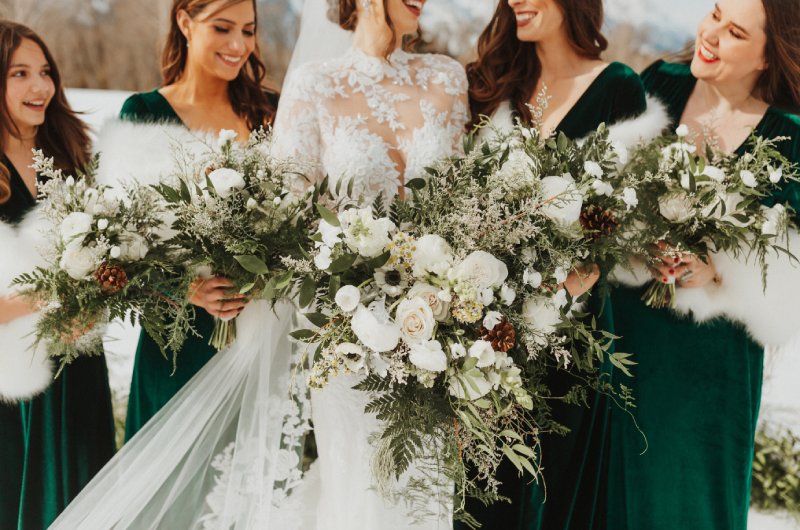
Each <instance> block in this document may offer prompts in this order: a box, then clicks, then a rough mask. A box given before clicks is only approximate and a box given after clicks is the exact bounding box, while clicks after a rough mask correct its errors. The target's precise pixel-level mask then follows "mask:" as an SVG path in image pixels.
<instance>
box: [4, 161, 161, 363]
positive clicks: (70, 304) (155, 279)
mask: <svg viewBox="0 0 800 530" xmlns="http://www.w3.org/2000/svg"><path fill="white" fill-rule="evenodd" d="M34 168H35V169H36V172H37V173H38V174H40V175H42V176H44V177H46V178H47V181H46V183H45V184H44V185H43V186H42V188H41V193H42V195H43V197H44V199H43V201H42V205H41V212H42V216H43V218H44V220H45V223H46V225H45V226H46V228H45V230H46V233H47V235H48V239H47V248H42V249H39V250H40V252H42V254H43V257H45V258H46V261H47V265H46V266H43V267H38V268H36V269H35V270H34V271H32V272H30V273H26V274H23V275H22V276H20V277H19V278H17V279H16V280H15V284H16V285H19V286H20V287H21V290H22V292H23V293H24V294H26V295H28V296H29V297H31V298H32V299H33V300H35V301H36V302H37V303H38V304H39V305H40V306H41V318H40V320H39V322H38V324H37V331H36V341H45V342H46V344H47V347H48V352H49V354H50V355H51V356H54V357H58V358H60V359H61V363H62V366H63V365H64V364H66V363H69V362H71V361H72V360H74V359H75V358H76V357H77V356H78V355H81V354H94V355H98V354H101V353H102V351H103V350H102V343H101V338H102V331H103V328H104V326H103V324H105V323H108V322H109V321H110V320H111V319H114V318H124V317H125V315H126V313H128V312H129V311H133V313H132V316H131V318H132V320H133V321H134V322H135V321H137V320H139V321H141V323H142V325H143V326H145V327H148V328H149V327H152V326H155V325H156V322H155V321H154V320H153V318H157V315H159V314H161V313H163V309H164V307H163V306H164V305H169V301H168V300H166V299H165V298H164V297H161V296H158V293H157V292H156V291H154V290H153V288H152V286H153V285H165V284H166V283H168V279H167V278H168V277H169V273H170V271H171V270H172V268H173V266H172V265H171V263H172V259H171V257H170V249H169V247H168V246H167V245H166V244H165V241H164V239H165V234H164V233H163V226H164V211H163V208H162V207H161V201H160V198H159V196H158V194H157V193H155V192H154V191H153V190H152V189H148V188H130V189H129V190H126V192H122V191H118V190H115V189H112V188H109V187H107V186H101V185H97V184H96V183H95V181H94V174H95V171H96V168H97V159H95V160H94V161H93V162H92V163H91V164H90V166H89V167H88V168H86V169H85V170H84V172H83V173H82V174H79V175H78V176H77V178H76V177H75V176H71V175H69V176H66V175H64V174H63V173H62V171H61V170H57V169H55V168H54V167H53V160H52V159H50V158H45V156H44V155H43V154H42V153H41V151H40V152H37V153H36V154H35V156H34ZM150 317H152V318H150Z"/></svg>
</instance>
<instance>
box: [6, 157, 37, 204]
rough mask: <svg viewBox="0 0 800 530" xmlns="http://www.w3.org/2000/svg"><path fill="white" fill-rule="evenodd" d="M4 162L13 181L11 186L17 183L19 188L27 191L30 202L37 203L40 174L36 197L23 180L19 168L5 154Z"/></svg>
mask: <svg viewBox="0 0 800 530" xmlns="http://www.w3.org/2000/svg"><path fill="white" fill-rule="evenodd" d="M2 161H3V165H5V166H6V167H7V168H8V172H9V177H10V181H11V182H10V183H9V184H12V185H13V183H14V182H15V181H16V184H17V185H18V186H19V188H21V189H23V190H25V193H26V194H27V198H28V201H29V202H36V197H37V196H38V195H39V175H38V174H37V175H36V194H35V195H34V194H33V193H31V189H30V188H29V187H28V184H27V183H26V182H25V180H24V179H23V178H22V174H21V173H20V172H19V170H18V169H17V166H15V165H14V163H13V162H11V159H10V158H8V155H6V154H5V153H3V157H2ZM12 187H13V186H12Z"/></svg>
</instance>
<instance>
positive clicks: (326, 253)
mask: <svg viewBox="0 0 800 530" xmlns="http://www.w3.org/2000/svg"><path fill="white" fill-rule="evenodd" d="M331 263H333V260H332V259H331V248H330V247H326V246H322V247H320V248H319V250H318V251H317V255H316V256H314V265H316V266H317V268H318V269H319V270H322V271H324V270H325V269H327V268H328V267H330V266H331Z"/></svg>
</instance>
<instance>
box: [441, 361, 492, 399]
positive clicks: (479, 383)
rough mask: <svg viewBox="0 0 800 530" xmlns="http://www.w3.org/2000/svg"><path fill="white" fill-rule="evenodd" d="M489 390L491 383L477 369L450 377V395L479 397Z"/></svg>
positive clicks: (462, 397)
mask: <svg viewBox="0 0 800 530" xmlns="http://www.w3.org/2000/svg"><path fill="white" fill-rule="evenodd" d="M491 390H492V383H490V382H489V380H487V379H486V376H485V375H484V374H483V372H481V371H480V370H477V369H475V370H470V371H469V372H467V373H464V374H458V375H457V376H455V377H451V378H450V395H451V396H453V397H455V398H458V399H468V400H470V401H472V400H475V399H480V398H482V397H483V396H485V395H486V394H488V393H489V391H491Z"/></svg>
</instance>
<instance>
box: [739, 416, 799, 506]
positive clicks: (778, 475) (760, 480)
mask: <svg viewBox="0 0 800 530" xmlns="http://www.w3.org/2000/svg"><path fill="white" fill-rule="evenodd" d="M750 504H751V506H753V507H754V508H757V509H759V510H761V511H765V512H770V511H786V512H789V513H790V514H791V515H792V516H794V517H795V518H796V519H797V520H798V521H800V437H798V436H797V435H795V434H792V433H791V432H790V431H784V432H778V433H776V434H775V435H772V434H770V433H768V432H767V431H765V430H763V429H762V430H760V431H759V432H758V433H757V434H756V448H755V458H754V459H753V481H752V485H751V490H750Z"/></svg>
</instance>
